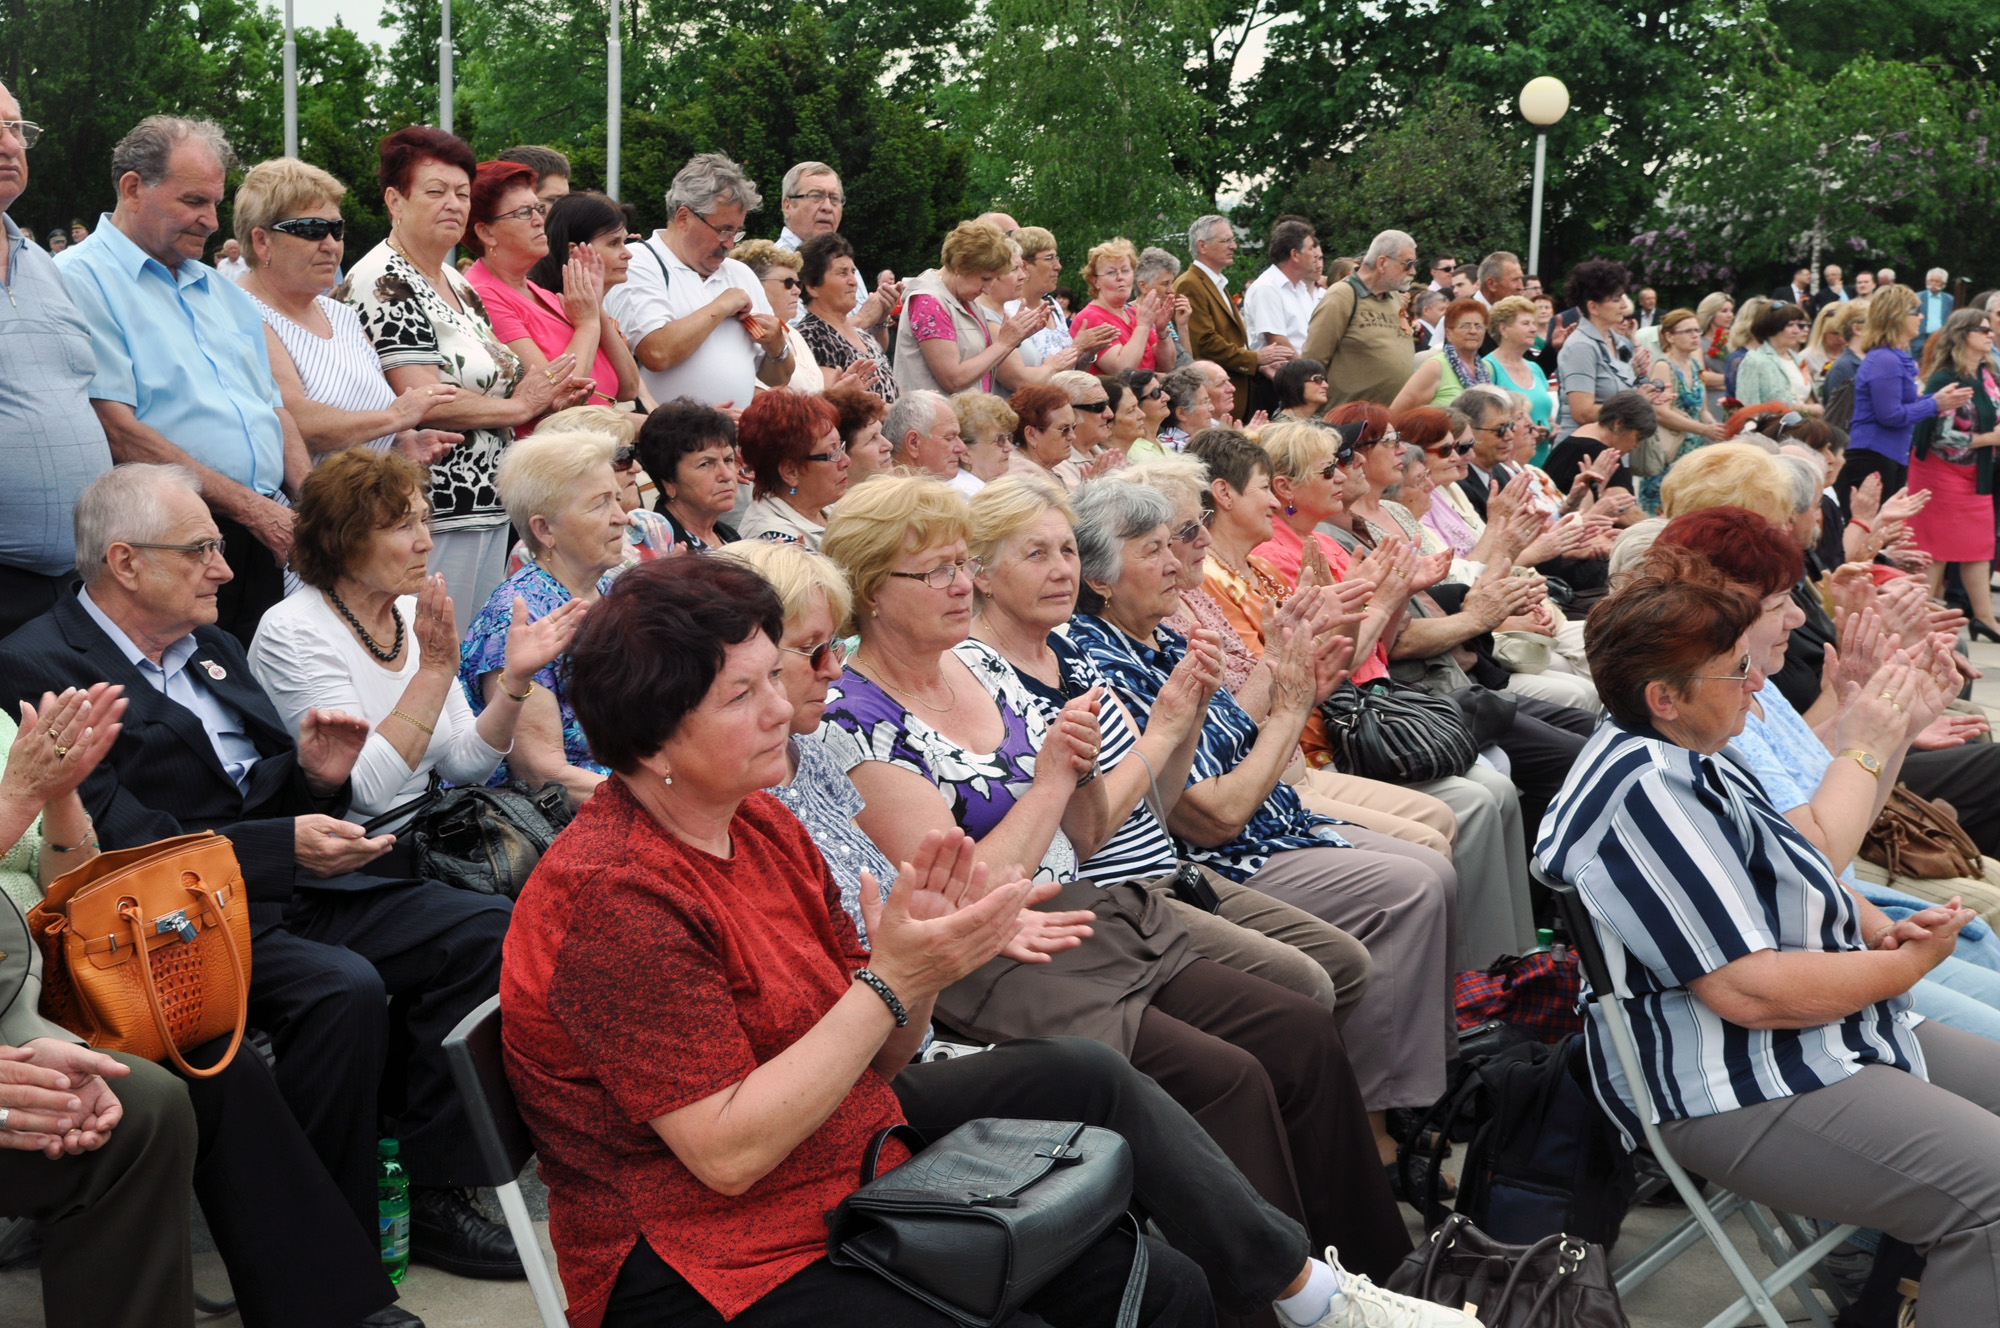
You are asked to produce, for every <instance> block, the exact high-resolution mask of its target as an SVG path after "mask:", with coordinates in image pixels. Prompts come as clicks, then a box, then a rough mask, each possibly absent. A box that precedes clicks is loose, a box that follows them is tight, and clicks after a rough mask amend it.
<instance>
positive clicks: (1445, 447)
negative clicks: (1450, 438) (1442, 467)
mask: <svg viewBox="0 0 2000 1328" xmlns="http://www.w3.org/2000/svg"><path fill="white" fill-rule="evenodd" d="M1471 450H1472V444H1471V443H1433V444H1432V445H1431V446H1429V447H1426V448H1425V449H1424V451H1426V452H1429V453H1430V454H1431V455H1432V456H1434V457H1447V456H1450V455H1452V454H1453V453H1454V452H1455V453H1457V454H1458V455H1459V456H1464V455H1465V454H1466V453H1468V452H1470V451H1471Z"/></svg>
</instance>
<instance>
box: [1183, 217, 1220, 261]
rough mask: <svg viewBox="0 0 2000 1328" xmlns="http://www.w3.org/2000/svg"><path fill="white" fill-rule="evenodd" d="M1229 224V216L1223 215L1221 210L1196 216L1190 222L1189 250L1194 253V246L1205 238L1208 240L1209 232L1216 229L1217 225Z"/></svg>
mask: <svg viewBox="0 0 2000 1328" xmlns="http://www.w3.org/2000/svg"><path fill="white" fill-rule="evenodd" d="M1227 225H1229V218H1227V217H1225V216H1223V215H1222V214H1221V213H1219V212H1209V213H1206V214H1204V215H1202V216H1199V217H1196V218H1195V219H1194V220H1193V221H1191V222H1189V223H1188V252H1189V253H1193V252H1194V247H1195V246H1196V245H1198V244H1200V243H1201V242H1202V241H1203V240H1206V239H1207V238H1208V233H1209V232H1210V231H1212V230H1214V229H1215V228H1216V227H1217V226H1227Z"/></svg>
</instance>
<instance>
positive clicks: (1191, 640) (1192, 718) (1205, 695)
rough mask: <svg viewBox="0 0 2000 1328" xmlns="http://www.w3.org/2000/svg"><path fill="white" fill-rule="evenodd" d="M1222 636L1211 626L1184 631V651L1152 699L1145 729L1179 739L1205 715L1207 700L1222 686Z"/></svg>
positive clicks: (1201, 721)
mask: <svg viewBox="0 0 2000 1328" xmlns="http://www.w3.org/2000/svg"><path fill="white" fill-rule="evenodd" d="M1222 682H1223V664H1222V636H1221V634H1220V633H1219V632H1217V631H1216V630H1215V629H1214V628H1211V627H1197V628H1195V629H1194V630H1193V631H1192V632H1190V633H1188V638H1187V653H1186V654H1184V655H1182V656H1181V660H1180V663H1178V664H1176V665H1174V671H1173V672H1172V673H1169V674H1168V675H1167V680H1166V682H1165V683H1163V684H1162V685H1161V687H1160V693H1159V695H1158V696H1156V697H1154V698H1153V709H1152V712H1151V713H1150V714H1149V715H1148V716H1147V719H1146V730H1147V732H1149V733H1150V732H1152V731H1154V726H1155V725H1159V726H1160V729H1159V731H1160V732H1161V733H1163V734H1165V735H1166V736H1168V737H1170V738H1173V739H1174V740H1175V741H1177V742H1178V741H1179V740H1180V739H1181V738H1184V737H1186V736H1187V733H1188V730H1189V729H1190V728H1198V727H1200V726H1201V724H1202V723H1203V722H1204V720H1205V719H1206V718H1207V715H1208V703H1209V701H1210V699H1211V698H1213V697H1214V696H1215V694H1216V692H1217V691H1219V690H1220V689H1221V687H1222Z"/></svg>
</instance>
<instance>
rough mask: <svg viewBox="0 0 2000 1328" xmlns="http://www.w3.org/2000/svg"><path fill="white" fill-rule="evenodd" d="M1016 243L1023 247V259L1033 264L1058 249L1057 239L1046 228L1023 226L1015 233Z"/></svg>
mask: <svg viewBox="0 0 2000 1328" xmlns="http://www.w3.org/2000/svg"><path fill="white" fill-rule="evenodd" d="M1014 243H1016V244H1018V245H1020V246H1021V257H1023V258H1025V259H1027V260H1028V261H1029V262H1031V263H1032V262H1034V261H1035V259H1037V258H1039V257H1040V256H1041V255H1043V254H1045V253H1047V252H1048V251H1049V250H1051V249H1053V248H1055V247H1056V237H1055V234H1054V233H1053V232H1052V231H1050V230H1048V229H1047V228H1045V227H1042V226H1023V227H1022V228H1021V229H1020V230H1018V231H1015V232H1014Z"/></svg>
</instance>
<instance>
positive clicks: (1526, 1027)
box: [1455, 951, 1583, 1042]
mask: <svg viewBox="0 0 2000 1328" xmlns="http://www.w3.org/2000/svg"><path fill="white" fill-rule="evenodd" d="M1582 995H1583V978H1582V975H1581V973H1580V972H1579V970H1578V968H1577V964H1576V955H1575V953H1574V952H1571V951H1565V952H1564V954H1563V957H1562V958H1561V959H1560V960H1558V959H1557V958H1556V957H1555V955H1554V954H1552V953H1550V952H1548V951H1544V952H1542V953H1541V954H1531V955H1526V956H1519V957H1517V956H1515V955H1502V956H1501V957H1500V958H1499V959H1498V960H1496V961H1494V963H1493V966H1492V967H1491V968H1488V969H1487V970H1486V971H1485V972H1484V973H1475V972H1472V971H1471V970H1467V971H1466V972H1463V973H1460V974H1459V975H1458V990H1457V992H1456V993H1455V1001H1456V1004H1457V1006H1458V1028H1459V1031H1460V1032H1461V1033H1462V1032H1464V1031H1465V1030H1466V1029H1468V1028H1476V1027H1478V1026H1479V1025H1480V1024H1483V1023H1485V1022H1486V1021H1487V1020H1489V1019H1504V1020H1506V1021H1507V1022H1508V1023H1510V1024H1513V1025H1514V1026H1515V1027H1517V1028H1519V1029H1520V1030H1521V1031H1522V1032H1524V1033H1526V1034H1527V1035H1528V1036H1529V1037H1532V1038H1534V1039H1535V1040H1536V1041H1537V1042H1560V1041H1562V1040H1563V1039H1564V1038H1566V1037H1568V1036H1569V1035H1570V1034H1571V1033H1581V1032H1582V1031H1583V1015H1582V1014H1581V1013H1580V1012H1579V1011H1578V1010H1577V1004H1578V1002H1579V1001H1580V1000H1581V998H1582Z"/></svg>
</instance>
